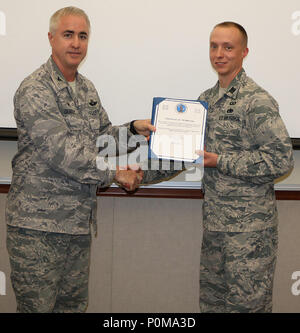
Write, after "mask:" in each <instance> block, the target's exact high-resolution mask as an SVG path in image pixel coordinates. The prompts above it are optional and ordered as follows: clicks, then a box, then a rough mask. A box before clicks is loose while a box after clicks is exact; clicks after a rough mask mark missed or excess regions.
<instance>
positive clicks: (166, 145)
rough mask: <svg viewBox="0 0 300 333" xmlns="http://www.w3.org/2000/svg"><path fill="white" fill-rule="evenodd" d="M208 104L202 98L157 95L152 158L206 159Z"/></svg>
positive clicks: (151, 141) (152, 120)
mask: <svg viewBox="0 0 300 333" xmlns="http://www.w3.org/2000/svg"><path fill="white" fill-rule="evenodd" d="M207 109H208V104H207V103H206V102H204V101H199V100H185V99H176V98H167V97H154V98H153V106H152V117H151V123H152V125H154V126H155V127H156V132H152V133H151V135H150V140H149V159H162V160H174V161H181V162H187V163H202V162H203V158H202V157H200V156H198V155H197V154H195V150H200V151H202V150H203V149H204V135H205V125H206V115H207Z"/></svg>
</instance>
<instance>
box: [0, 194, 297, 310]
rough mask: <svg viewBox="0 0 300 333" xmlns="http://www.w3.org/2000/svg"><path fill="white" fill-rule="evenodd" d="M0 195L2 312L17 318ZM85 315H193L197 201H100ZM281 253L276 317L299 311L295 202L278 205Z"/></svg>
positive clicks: (197, 252)
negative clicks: (294, 275)
mask: <svg viewBox="0 0 300 333" xmlns="http://www.w3.org/2000/svg"><path fill="white" fill-rule="evenodd" d="M5 200H6V195H5V194H1V195H0V271H2V272H4V274H5V276H6V295H5V296H4V295H2V296H0V312H14V311H15V307H16V303H15V298H14V294H13V291H12V289H11V285H10V281H9V271H10V269H9V263H8V256H7V252H6V248H5V221H4V207H5ZM98 204H99V210H98V220H99V221H98V223H99V232H98V237H97V238H95V239H93V245H92V261H91V274H90V300H89V307H88V312H146V313H147V312H198V294H199V284H198V281H199V262H200V244H201V237H202V232H201V205H202V201H201V200H188V199H148V198H99V199H98ZM278 209H279V216H280V228H279V255H278V263H277V268H276V275H275V285H274V308H273V311H274V312H300V296H294V295H293V294H292V292H291V286H292V284H293V283H294V282H295V281H293V280H292V279H291V276H292V273H293V272H294V271H300V251H299V235H300V224H299V223H298V221H299V216H300V204H299V201H278Z"/></svg>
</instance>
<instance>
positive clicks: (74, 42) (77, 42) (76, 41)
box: [72, 36, 80, 49]
mask: <svg viewBox="0 0 300 333" xmlns="http://www.w3.org/2000/svg"><path fill="white" fill-rule="evenodd" d="M72 46H73V47H74V48H76V49H78V48H79V46H80V40H79V38H78V36H74V37H73V39H72Z"/></svg>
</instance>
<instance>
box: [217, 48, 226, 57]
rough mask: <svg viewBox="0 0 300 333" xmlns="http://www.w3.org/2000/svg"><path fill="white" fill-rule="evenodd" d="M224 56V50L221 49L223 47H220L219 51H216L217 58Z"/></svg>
mask: <svg viewBox="0 0 300 333" xmlns="http://www.w3.org/2000/svg"><path fill="white" fill-rule="evenodd" d="M223 55H224V53H223V50H222V48H221V47H218V48H217V50H216V56H217V57H218V58H222V57H223Z"/></svg>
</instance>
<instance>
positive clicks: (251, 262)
mask: <svg viewBox="0 0 300 333" xmlns="http://www.w3.org/2000/svg"><path fill="white" fill-rule="evenodd" d="M247 54H248V48H247V34H246V31H245V30H244V28H243V27H241V26H240V25H238V24H236V23H233V22H224V23H221V24H218V25H217V26H216V27H215V28H214V29H213V31H212V33H211V36H210V61H211V64H212V66H213V68H214V69H215V70H216V71H217V73H218V78H219V81H218V83H217V84H216V85H215V86H214V87H213V88H212V89H209V90H207V91H205V92H204V93H203V94H201V95H200V97H199V99H200V100H204V101H206V102H207V103H208V104H209V109H208V118H207V132H206V152H204V166H205V173H204V179H203V186H204V191H205V198H204V205H203V214H204V216H203V225H204V233H203V243H202V251H201V269H200V309H201V311H202V312H271V311H272V288H273V277H274V270H275V262H276V251H277V226H278V217H277V209H276V200H275V193H274V183H273V181H274V179H275V178H278V177H280V176H282V175H284V174H285V173H287V172H288V171H289V170H290V169H291V168H292V166H293V155H292V146H291V141H290V138H289V135H288V133H287V131H286V128H285V126H284V124H283V122H282V120H281V118H280V115H279V111H278V104H277V102H276V101H275V100H274V99H273V98H272V97H271V96H270V95H269V94H268V93H267V92H266V91H265V90H264V89H262V88H261V87H259V86H258V85H257V84H256V83H255V82H254V81H253V80H252V79H250V78H249V77H248V76H247V75H246V73H245V71H244V69H243V68H242V63H243V59H244V58H245V57H246V55H247Z"/></svg>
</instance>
